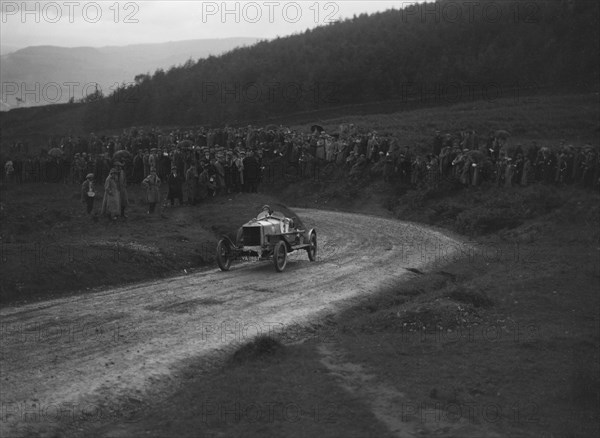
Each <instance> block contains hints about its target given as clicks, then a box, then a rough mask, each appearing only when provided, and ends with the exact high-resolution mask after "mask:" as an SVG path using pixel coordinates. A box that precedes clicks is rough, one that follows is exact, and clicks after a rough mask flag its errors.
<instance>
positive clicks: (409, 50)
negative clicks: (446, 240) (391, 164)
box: [85, 0, 600, 129]
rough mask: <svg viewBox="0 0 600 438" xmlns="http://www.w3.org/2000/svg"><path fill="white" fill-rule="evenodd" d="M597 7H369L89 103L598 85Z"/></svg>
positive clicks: (180, 116)
mask: <svg viewBox="0 0 600 438" xmlns="http://www.w3.org/2000/svg"><path fill="white" fill-rule="evenodd" d="M599 10H600V9H599V3H598V2H597V1H596V0H541V1H527V2H522V1H514V2H511V1H500V2H498V1H492V0H480V1H478V2H454V1H450V0H440V1H438V2H437V3H435V4H421V5H412V6H408V7H405V8H403V9H396V10H389V11H386V12H382V13H377V14H374V15H366V14H363V15H360V16H355V17H354V18H352V19H347V20H345V21H341V22H337V23H334V24H330V25H327V26H323V27H319V28H316V29H313V30H307V31H306V32H304V33H302V34H296V35H292V36H289V37H285V38H278V39H276V40H273V41H262V42H259V43H258V44H256V45H254V46H252V47H246V48H238V49H235V50H233V51H231V52H229V53H226V54H224V55H222V56H219V57H215V56H211V57H209V58H207V59H201V60H198V61H197V62H195V61H192V60H190V61H188V62H187V63H186V64H184V65H182V66H178V67H172V68H171V69H169V70H168V71H164V70H157V71H156V72H154V73H153V74H151V75H150V74H140V75H138V76H136V78H135V84H134V85H129V86H125V85H124V86H123V87H122V88H120V89H118V90H116V91H115V92H114V93H113V94H112V95H110V96H107V97H105V98H102V99H97V100H95V101H92V102H89V103H88V104H87V108H86V115H85V124H86V127H87V128H88V129H102V128H117V127H126V126H132V125H141V124H157V125H217V124H218V125H222V124H225V123H230V124H236V123H242V122H244V121H249V120H260V119H264V118H267V117H271V116H274V115H285V114H291V113H295V112H299V111H306V110H314V109H319V108H324V107H330V106H339V105H345V104H356V103H367V102H373V101H380V100H387V99H424V98H429V99H435V96H436V94H437V95H439V94H443V93H445V92H446V93H454V94H457V93H461V94H462V93H467V92H469V93H471V94H473V95H474V96H475V97H477V96H479V97H482V98H485V97H486V96H485V95H482V93H483V92H485V90H486V88H487V89H488V91H489V90H490V89H491V90H492V91H494V92H493V93H492V97H496V96H497V95H498V90H510V89H514V88H522V87H544V88H546V87H549V88H561V89H565V88H578V89H588V90H590V91H597V87H598V75H599V73H600V68H599V57H598V53H600V44H599V41H600V35H599V30H598V22H599V18H600V14H599ZM457 87H461V89H460V90H458V91H457ZM490 87H491V88H490Z"/></svg>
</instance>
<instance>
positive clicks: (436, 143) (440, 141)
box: [432, 131, 444, 157]
mask: <svg viewBox="0 0 600 438" xmlns="http://www.w3.org/2000/svg"><path fill="white" fill-rule="evenodd" d="M443 145H444V137H442V134H441V133H440V131H435V137H433V145H432V152H433V155H435V156H436V157H437V156H439V155H440V152H442V146H443Z"/></svg>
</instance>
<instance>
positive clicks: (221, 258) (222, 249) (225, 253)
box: [217, 239, 233, 271]
mask: <svg viewBox="0 0 600 438" xmlns="http://www.w3.org/2000/svg"><path fill="white" fill-rule="evenodd" d="M232 260H233V254H232V249H231V244H230V243H229V242H228V241H227V240H225V239H221V240H219V243H218V244H217V264H218V265H219V268H221V271H229V268H230V267H231V261H232Z"/></svg>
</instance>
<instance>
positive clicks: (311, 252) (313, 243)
mask: <svg viewBox="0 0 600 438" xmlns="http://www.w3.org/2000/svg"><path fill="white" fill-rule="evenodd" d="M308 243H309V245H310V246H309V247H308V248H306V252H307V253H308V260H310V261H311V262H314V261H315V260H316V259H317V233H315V232H314V231H313V232H312V233H310V237H309V239H308Z"/></svg>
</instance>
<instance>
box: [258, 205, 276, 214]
mask: <svg viewBox="0 0 600 438" xmlns="http://www.w3.org/2000/svg"><path fill="white" fill-rule="evenodd" d="M261 211H266V212H268V213H269V214H271V213H273V210H271V207H269V206H268V205H263V208H262V210H261Z"/></svg>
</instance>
